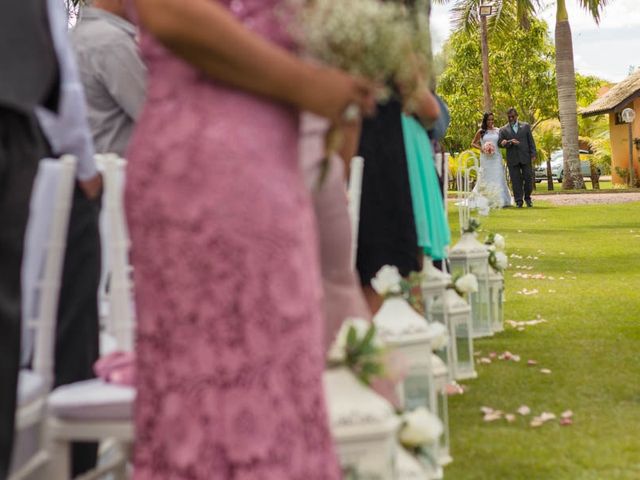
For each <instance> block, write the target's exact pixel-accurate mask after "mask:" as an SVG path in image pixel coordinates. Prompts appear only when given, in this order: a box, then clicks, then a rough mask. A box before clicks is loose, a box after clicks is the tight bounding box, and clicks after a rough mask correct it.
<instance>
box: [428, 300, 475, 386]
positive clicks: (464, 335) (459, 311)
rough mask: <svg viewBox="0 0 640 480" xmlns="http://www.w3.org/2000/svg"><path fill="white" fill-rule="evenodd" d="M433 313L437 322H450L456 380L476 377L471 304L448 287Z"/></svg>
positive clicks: (450, 345) (451, 365)
mask: <svg viewBox="0 0 640 480" xmlns="http://www.w3.org/2000/svg"><path fill="white" fill-rule="evenodd" d="M432 315H433V318H434V319H435V321H437V322H441V323H444V322H448V325H447V327H448V329H449V339H450V340H449V349H450V350H451V357H452V363H451V364H450V365H449V368H451V369H452V370H453V373H452V376H453V378H455V379H456V380H465V379H469V378H476V377H477V376H478V374H477V373H476V371H475V366H474V359H473V337H472V325H471V308H470V307H469V304H468V303H467V302H466V301H465V300H464V299H463V298H462V297H461V296H460V295H458V294H457V293H456V291H455V290H453V289H447V291H446V292H445V294H444V296H443V297H442V298H439V299H438V300H437V301H436V302H435V303H434V304H433V308H432Z"/></svg>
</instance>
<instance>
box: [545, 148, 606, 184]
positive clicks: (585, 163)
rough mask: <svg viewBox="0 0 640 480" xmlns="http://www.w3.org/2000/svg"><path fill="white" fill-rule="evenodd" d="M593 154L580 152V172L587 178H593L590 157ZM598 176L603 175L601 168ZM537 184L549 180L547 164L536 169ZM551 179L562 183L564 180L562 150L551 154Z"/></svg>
mask: <svg viewBox="0 0 640 480" xmlns="http://www.w3.org/2000/svg"><path fill="white" fill-rule="evenodd" d="M590 155H591V154H590V153H589V151H588V150H580V172H581V173H582V176H583V177H585V178H591V162H590V161H589V156H590ZM596 171H597V172H598V175H600V174H601V171H600V169H599V168H596ZM535 178H536V183H540V182H543V181H545V180H547V162H543V163H542V164H541V165H539V166H538V167H536V169H535ZM551 178H552V179H553V181H557V182H559V183H562V179H563V178H564V156H563V154H562V150H556V151H554V152H552V153H551Z"/></svg>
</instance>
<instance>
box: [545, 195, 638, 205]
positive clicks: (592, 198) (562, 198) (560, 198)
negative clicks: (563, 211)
mask: <svg viewBox="0 0 640 480" xmlns="http://www.w3.org/2000/svg"><path fill="white" fill-rule="evenodd" d="M533 199H534V201H545V202H550V203H553V204H554V205H592V204H597V203H629V202H640V192H623V193H564V194H563V193H559V194H555V195H536V194H535V192H534V194H533Z"/></svg>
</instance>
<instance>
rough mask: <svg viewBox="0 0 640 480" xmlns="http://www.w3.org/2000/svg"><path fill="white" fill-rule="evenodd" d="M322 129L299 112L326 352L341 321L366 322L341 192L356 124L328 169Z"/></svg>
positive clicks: (366, 310) (316, 119)
mask: <svg viewBox="0 0 640 480" xmlns="http://www.w3.org/2000/svg"><path fill="white" fill-rule="evenodd" d="M328 127H329V123H328V122H327V121H326V120H324V119H323V118H321V117H318V116H316V115H312V114H309V113H305V114H303V115H302V117H301V135H300V159H301V164H302V169H303V172H304V177H305V181H306V184H307V186H308V187H309V188H310V189H311V196H312V199H313V207H314V211H315V216H316V220H317V222H318V235H319V238H320V267H321V268H320V271H321V273H322V285H323V288H324V298H323V304H324V314H325V335H324V340H325V349H326V350H328V349H329V347H330V345H331V344H332V342H333V341H334V339H335V336H336V334H337V333H338V331H339V330H340V326H341V325H342V322H343V321H344V320H345V319H346V318H348V317H352V318H353V317H358V318H363V319H366V320H369V319H371V312H370V311H369V307H368V306H367V304H366V301H365V298H364V295H363V293H362V289H361V288H360V284H359V282H358V279H357V275H356V272H355V270H354V268H353V265H352V264H351V245H352V242H351V238H352V235H353V234H354V232H352V231H351V221H350V218H349V210H348V199H347V189H346V183H347V175H346V172H347V171H348V167H349V161H350V160H351V158H352V157H353V155H354V154H355V149H356V148H357V142H358V138H359V135H360V129H359V127H358V125H354V126H353V127H349V128H345V129H343V135H342V136H343V144H344V147H346V148H345V150H346V151H342V152H340V153H341V155H337V154H336V155H331V156H330V158H329V160H328V162H329V163H328V165H324V164H323V158H324V157H325V156H326V155H325V135H326V134H327V129H328ZM323 165H324V166H323ZM323 172H324V173H323Z"/></svg>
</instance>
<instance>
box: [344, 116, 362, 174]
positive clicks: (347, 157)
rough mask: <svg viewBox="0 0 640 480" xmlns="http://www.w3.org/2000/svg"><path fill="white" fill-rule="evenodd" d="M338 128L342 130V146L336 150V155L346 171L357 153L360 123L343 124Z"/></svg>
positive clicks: (360, 129)
mask: <svg viewBox="0 0 640 480" xmlns="http://www.w3.org/2000/svg"><path fill="white" fill-rule="evenodd" d="M339 128H341V130H342V145H341V146H340V148H338V154H339V155H340V157H342V160H343V161H344V162H345V165H346V166H347V169H348V168H349V164H350V163H351V159H352V158H353V157H354V156H355V154H356V153H357V152H358V144H359V143H360V133H361V131H362V122H361V121H358V122H350V123H343V124H342V125H341V126H340V127H339Z"/></svg>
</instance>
